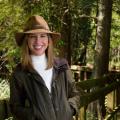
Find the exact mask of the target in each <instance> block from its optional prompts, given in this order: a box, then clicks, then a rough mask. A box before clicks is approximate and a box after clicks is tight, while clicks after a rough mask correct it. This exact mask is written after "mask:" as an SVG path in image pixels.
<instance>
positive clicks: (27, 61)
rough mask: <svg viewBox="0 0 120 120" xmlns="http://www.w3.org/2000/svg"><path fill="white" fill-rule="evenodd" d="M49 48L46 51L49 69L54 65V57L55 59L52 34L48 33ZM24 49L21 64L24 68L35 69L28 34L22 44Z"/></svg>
mask: <svg viewBox="0 0 120 120" xmlns="http://www.w3.org/2000/svg"><path fill="white" fill-rule="evenodd" d="M48 42H49V43H48V48H47V49H46V51H45V54H46V57H47V68H46V69H49V68H51V67H53V59H54V53H53V40H52V38H51V36H50V35H48ZM21 48H22V51H21V64H22V67H23V69H28V70H29V69H33V65H32V60H31V56H30V50H29V47H28V36H27V35H26V36H25V37H24V40H23V44H22V47H21Z"/></svg>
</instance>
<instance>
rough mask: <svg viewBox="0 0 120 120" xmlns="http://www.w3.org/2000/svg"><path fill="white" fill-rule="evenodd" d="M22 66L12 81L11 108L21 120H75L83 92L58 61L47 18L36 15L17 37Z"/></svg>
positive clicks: (54, 36) (62, 63)
mask: <svg viewBox="0 0 120 120" xmlns="http://www.w3.org/2000/svg"><path fill="white" fill-rule="evenodd" d="M15 38H16V43H17V45H18V46H19V47H21V50H22V52H21V63H20V64H18V65H17V66H16V68H15V70H14V72H13V74H12V77H11V80H10V107H11V112H12V114H13V117H14V118H16V119H17V120H72V119H73V117H72V116H73V115H75V114H76V113H77V112H78V107H79V102H80V101H79V92H78V91H77V90H76V88H75V82H74V80H73V79H72V77H71V76H72V74H71V71H70V69H69V66H68V64H67V61H66V60H65V59H59V58H55V57H54V54H53V42H54V41H56V40H57V39H59V38H60V33H55V32H51V31H50V30H49V27H48V24H47V22H46V21H45V20H44V18H43V17H41V16H38V15H34V16H31V17H30V18H29V19H28V21H27V22H26V25H25V28H24V30H23V32H19V33H17V34H16V37H15Z"/></svg>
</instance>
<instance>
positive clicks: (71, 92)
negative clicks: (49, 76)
mask: <svg viewBox="0 0 120 120" xmlns="http://www.w3.org/2000/svg"><path fill="white" fill-rule="evenodd" d="M66 81H67V86H66V87H67V97H68V102H69V104H70V106H71V109H72V110H73V115H75V114H76V113H78V111H79V105H80V92H79V91H78V90H77V89H76V83H75V81H74V79H73V77H72V72H71V70H70V69H68V70H66Z"/></svg>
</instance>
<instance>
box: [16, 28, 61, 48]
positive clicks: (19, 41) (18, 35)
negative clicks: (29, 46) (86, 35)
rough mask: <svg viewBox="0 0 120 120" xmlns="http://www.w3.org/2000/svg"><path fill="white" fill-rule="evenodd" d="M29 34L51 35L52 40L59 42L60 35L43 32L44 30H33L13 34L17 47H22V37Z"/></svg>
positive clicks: (47, 31)
mask: <svg viewBox="0 0 120 120" xmlns="http://www.w3.org/2000/svg"><path fill="white" fill-rule="evenodd" d="M31 33H48V34H50V35H51V37H52V40H59V39H60V37H61V34H60V33H56V32H51V31H49V30H45V29H35V30H29V31H26V32H18V33H16V34H15V40H16V43H17V45H18V46H22V43H23V40H24V36H25V35H26V34H31Z"/></svg>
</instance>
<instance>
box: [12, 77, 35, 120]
mask: <svg viewBox="0 0 120 120" xmlns="http://www.w3.org/2000/svg"><path fill="white" fill-rule="evenodd" d="M18 78H19V79H20V77H19V76H18V77H17V78H16V77H15V76H14V75H13V76H12V77H11V79H10V109H11V113H12V114H13V117H14V118H15V119H17V120H35V119H34V116H33V115H32V109H31V108H30V107H25V100H26V97H25V91H24V87H23V85H22V84H21V83H20V80H18Z"/></svg>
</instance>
